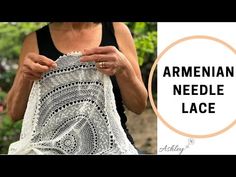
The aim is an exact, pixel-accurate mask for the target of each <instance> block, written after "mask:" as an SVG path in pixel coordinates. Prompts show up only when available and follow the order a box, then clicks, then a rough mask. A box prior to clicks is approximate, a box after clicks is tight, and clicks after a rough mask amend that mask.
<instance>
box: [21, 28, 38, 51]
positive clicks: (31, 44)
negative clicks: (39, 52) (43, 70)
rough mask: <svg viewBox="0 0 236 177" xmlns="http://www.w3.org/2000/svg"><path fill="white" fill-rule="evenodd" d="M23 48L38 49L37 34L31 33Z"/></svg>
mask: <svg viewBox="0 0 236 177" xmlns="http://www.w3.org/2000/svg"><path fill="white" fill-rule="evenodd" d="M23 47H24V48H27V49H37V48H38V46H37V37H36V32H35V31H34V32H31V33H29V34H28V35H27V36H26V37H25V39H24V42H23Z"/></svg>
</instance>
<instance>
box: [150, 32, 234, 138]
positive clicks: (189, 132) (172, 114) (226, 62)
mask: <svg viewBox="0 0 236 177" xmlns="http://www.w3.org/2000/svg"><path fill="white" fill-rule="evenodd" d="M235 54H236V51H235V49H234V48H233V47H232V46H230V45H229V44H227V43H226V42H224V41H223V40H220V39H217V38H215V37H211V36H204V35H195V36H189V37H185V38H182V39H179V40H177V41H175V42H173V43H172V44H170V45H169V46H167V47H166V48H165V49H164V50H163V51H162V52H161V53H160V54H159V55H158V57H157V59H156V60H155V62H154V64H153V66H152V68H151V71H150V75H149V81H148V92H149V99H150V102H151V106H152V108H153V110H154V112H155V114H156V116H157V117H158V118H159V119H160V120H161V122H162V123H163V124H164V125H165V126H167V127H168V128H169V129H171V130H173V131H174V132H176V133H178V134H180V135H183V136H187V137H191V138H209V137H213V136H217V135H220V134H222V133H224V132H226V131H227V130H229V129H230V128H232V127H233V126H234V125H235V123H236V120H235V117H234V116H235V115H236V109H235V104H234V98H236V80H235V79H236V76H235V73H234V72H235V69H234V67H235V64H236V58H235ZM157 68H158V70H157V73H158V81H157V84H158V89H157V93H158V94H157V100H158V104H157V105H158V106H156V105H155V102H154V100H153V95H152V89H151V88H152V78H153V74H154V71H155V70H156V69H157Z"/></svg>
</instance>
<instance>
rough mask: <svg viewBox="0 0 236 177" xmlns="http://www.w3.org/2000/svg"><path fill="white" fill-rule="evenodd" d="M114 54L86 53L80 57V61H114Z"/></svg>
mask: <svg viewBox="0 0 236 177" xmlns="http://www.w3.org/2000/svg"><path fill="white" fill-rule="evenodd" d="M114 60H115V56H114V55H113V54H110V55H109V54H107V55H104V54H93V55H86V56H83V57H81V58H80V61H81V62H89V61H95V62H101V61H103V62H107V61H114Z"/></svg>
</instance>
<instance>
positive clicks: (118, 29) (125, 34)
mask: <svg viewBox="0 0 236 177" xmlns="http://www.w3.org/2000/svg"><path fill="white" fill-rule="evenodd" d="M113 26H114V30H115V34H116V36H117V37H118V38H124V39H126V40H132V35H131V32H130V30H129V28H128V26H127V25H126V24H125V23H122V22H113Z"/></svg>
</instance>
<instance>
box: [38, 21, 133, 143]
mask: <svg viewBox="0 0 236 177" xmlns="http://www.w3.org/2000/svg"><path fill="white" fill-rule="evenodd" d="M36 36H37V43H38V49H39V54H40V55H44V56H46V57H48V58H50V59H52V60H54V61H55V60H56V59H58V58H59V57H60V56H62V55H64V54H63V53H62V52H60V51H59V50H58V49H57V48H56V47H55V45H54V43H53V40H52V38H51V34H50V30H49V26H48V25H46V26H44V27H43V28H41V29H39V30H37V31H36ZM100 46H115V47H116V48H117V49H119V46H118V43H117V41H116V37H115V34H114V28H113V24H112V23H111V22H110V23H108V22H106V23H105V22H103V23H102V41H101V43H100ZM110 78H111V81H112V85H113V92H114V95H115V101H116V108H117V112H118V114H119V116H120V118H121V125H122V127H123V129H124V131H125V133H126V135H127V137H128V139H129V140H130V142H131V143H132V144H134V141H133V138H132V137H131V135H130V134H129V132H128V129H127V127H126V122H127V117H126V115H125V113H124V111H125V110H124V107H123V101H122V97H121V93H120V89H119V86H118V83H117V81H116V77H115V76H111V77H110Z"/></svg>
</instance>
